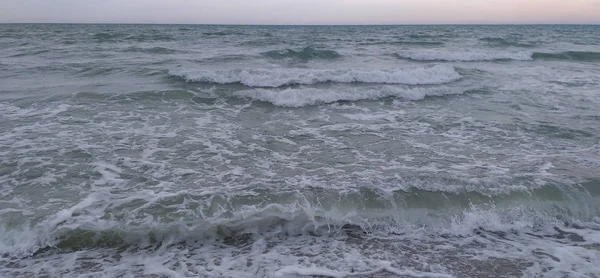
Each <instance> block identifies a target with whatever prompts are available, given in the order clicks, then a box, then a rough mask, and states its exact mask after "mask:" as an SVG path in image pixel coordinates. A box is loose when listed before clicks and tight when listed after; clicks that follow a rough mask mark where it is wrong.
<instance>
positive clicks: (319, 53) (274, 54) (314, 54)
mask: <svg viewBox="0 0 600 278" xmlns="http://www.w3.org/2000/svg"><path fill="white" fill-rule="evenodd" d="M262 55H263V56H265V57H268V58H271V59H279V60H283V59H292V60H300V61H308V60H312V59H321V60H331V59H338V58H340V57H342V55H340V54H339V53H337V52H335V51H333V50H319V49H315V48H314V47H311V46H308V47H305V48H302V49H300V50H293V49H285V50H272V51H267V52H264V53H262Z"/></svg>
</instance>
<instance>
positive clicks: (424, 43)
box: [360, 41, 444, 46]
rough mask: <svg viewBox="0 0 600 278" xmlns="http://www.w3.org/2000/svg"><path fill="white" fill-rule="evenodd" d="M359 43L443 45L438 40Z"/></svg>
mask: <svg viewBox="0 0 600 278" xmlns="http://www.w3.org/2000/svg"><path fill="white" fill-rule="evenodd" d="M360 45H413V46H443V45H444V42H439V41H379V42H366V43H361V44H360Z"/></svg>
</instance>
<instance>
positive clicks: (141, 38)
mask: <svg viewBox="0 0 600 278" xmlns="http://www.w3.org/2000/svg"><path fill="white" fill-rule="evenodd" d="M92 38H93V39H94V40H95V41H96V42H99V43H104V42H121V41H137V42H149V41H171V40H173V37H172V36H169V35H165V34H160V33H156V34H150V35H147V34H135V35H129V34H126V33H118V32H98V33H94V34H92Z"/></svg>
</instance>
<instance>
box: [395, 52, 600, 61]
mask: <svg viewBox="0 0 600 278" xmlns="http://www.w3.org/2000/svg"><path fill="white" fill-rule="evenodd" d="M396 57H398V58H400V59H408V60H415V61H425V62H433V61H442V62H443V61H446V62H477V61H509V60H516V61H531V60H572V61H582V62H585V61H589V62H594V61H600V52H592V51H565V52H529V51H519V52H502V51H496V52H478V51H457V52H452V51H431V50H421V51H406V52H402V53H396Z"/></svg>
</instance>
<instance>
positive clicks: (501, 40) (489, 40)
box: [479, 37, 535, 47]
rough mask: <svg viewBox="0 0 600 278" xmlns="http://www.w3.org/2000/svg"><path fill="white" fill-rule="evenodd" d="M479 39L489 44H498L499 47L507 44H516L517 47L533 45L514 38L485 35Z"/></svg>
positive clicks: (507, 45)
mask: <svg viewBox="0 0 600 278" xmlns="http://www.w3.org/2000/svg"><path fill="white" fill-rule="evenodd" d="M479 40H480V41H483V42H487V43H488V44H489V45H491V46H500V47H509V46H517V47H534V46H535V45H534V44H531V43H521V42H518V41H515V40H511V39H508V38H500V37H486V38H481V39H479Z"/></svg>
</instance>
